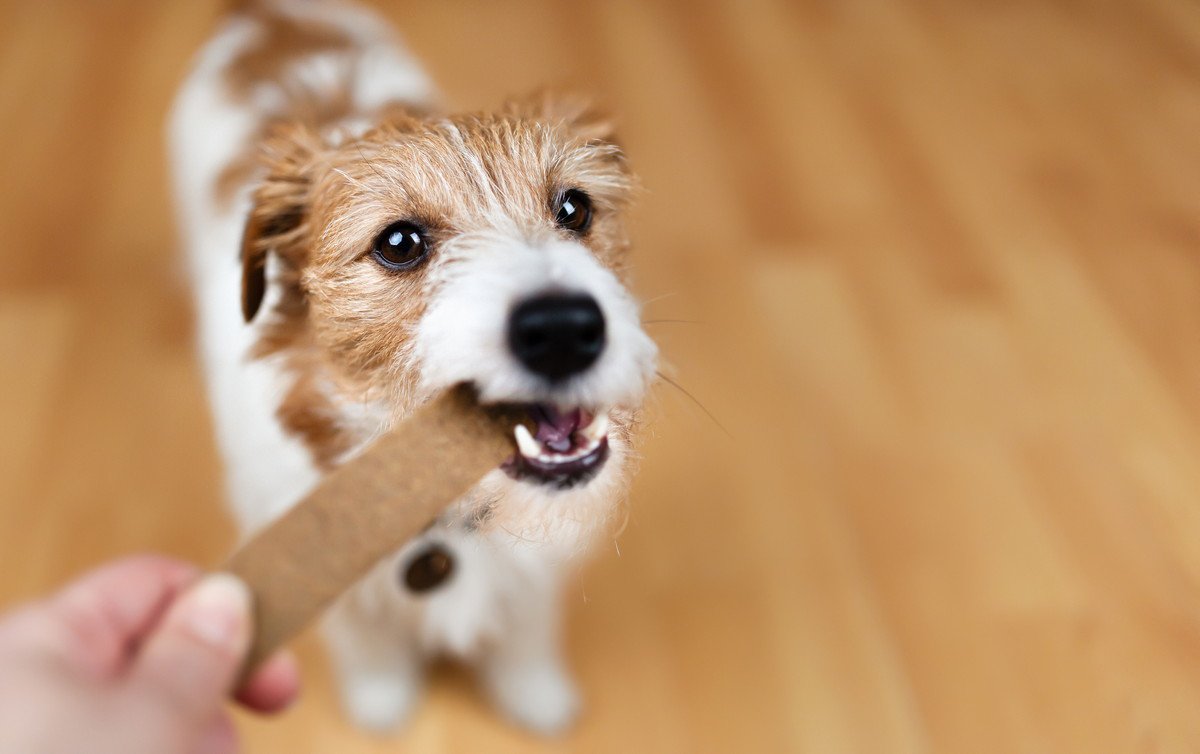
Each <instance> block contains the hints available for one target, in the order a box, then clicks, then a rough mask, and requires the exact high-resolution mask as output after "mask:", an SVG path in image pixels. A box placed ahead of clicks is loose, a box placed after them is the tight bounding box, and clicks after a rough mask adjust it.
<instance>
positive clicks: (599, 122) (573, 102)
mask: <svg viewBox="0 0 1200 754" xmlns="http://www.w3.org/2000/svg"><path fill="white" fill-rule="evenodd" d="M504 109H505V111H506V112H508V113H510V114H514V115H520V116H524V117H530V118H536V119H537V120H544V121H547V122H549V123H562V124H564V125H566V126H568V127H569V128H571V129H572V130H574V131H575V132H576V133H578V134H580V135H581V136H582V137H583V138H584V139H586V140H587V141H599V142H605V143H608V144H616V143H617V134H616V130H617V128H616V123H615V121H614V120H613V119H612V118H611V117H610V116H609V115H608V114H607V113H606V112H604V110H603V109H601V108H600V107H599V106H597V105H596V103H595V102H593V101H592V100H591V99H589V98H587V97H583V96H580V95H577V94H572V93H569V92H561V91H555V90H553V89H538V90H537V91H535V92H533V93H532V94H528V95H526V96H523V97H516V98H513V99H511V100H509V101H508V102H507V103H506V104H505V108H504Z"/></svg>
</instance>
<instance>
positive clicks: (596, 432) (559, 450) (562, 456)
mask: <svg viewBox="0 0 1200 754" xmlns="http://www.w3.org/2000/svg"><path fill="white" fill-rule="evenodd" d="M528 411H529V417H530V418H531V419H532V420H533V422H534V423H535V424H536V426H537V430H536V432H530V431H529V428H528V427H526V426H525V425H523V424H518V425H517V428H516V429H515V430H514V433H515V434H516V438H517V454H516V455H515V456H513V458H512V459H511V460H509V461H508V462H507V463H505V464H504V470H505V471H507V472H508V473H509V475H510V476H512V477H514V478H516V479H526V480H531V481H538V482H542V483H545V484H552V485H555V486H557V487H560V488H567V487H573V486H575V485H577V484H581V483H583V482H587V481H589V480H590V479H591V478H592V477H593V476H595V474H596V472H598V471H599V470H600V468H601V467H602V466H603V465H604V462H605V461H606V460H607V459H608V427H609V421H608V412H607V411H598V412H596V413H592V412H590V411H588V410H586V409H583V408H575V409H570V410H563V409H560V408H556V407H554V406H551V405H548V404H542V403H538V404H534V405H531V406H529V407H528Z"/></svg>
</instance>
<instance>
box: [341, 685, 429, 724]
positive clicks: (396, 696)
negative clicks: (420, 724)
mask: <svg viewBox="0 0 1200 754" xmlns="http://www.w3.org/2000/svg"><path fill="white" fill-rule="evenodd" d="M419 695H420V684H419V682H417V681H416V680H415V679H413V678H408V677H405V676H402V675H397V674H388V673H361V672H360V673H356V674H354V675H353V677H351V678H347V679H345V681H344V682H343V683H342V704H343V706H344V707H345V708H346V714H347V715H349V716H350V719H351V720H353V721H354V723H355V724H356V725H358V726H359V727H360V728H363V729H364V730H368V731H372V732H374V733H387V732H390V731H393V730H395V729H397V728H399V727H401V726H402V725H403V724H404V723H405V722H407V721H408V718H409V716H410V715H411V714H412V711H413V708H414V707H415V706H416V703H417V698H418V696H419Z"/></svg>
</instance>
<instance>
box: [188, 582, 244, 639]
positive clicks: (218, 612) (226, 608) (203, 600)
mask: <svg viewBox="0 0 1200 754" xmlns="http://www.w3.org/2000/svg"><path fill="white" fill-rule="evenodd" d="M179 609H180V612H181V616H180V619H181V620H182V621H183V624H184V625H185V626H186V628H187V630H188V631H190V632H191V633H192V634H193V635H194V636H195V637H196V638H197V639H199V640H200V641H202V642H204V643H206V644H210V645H212V646H214V647H228V646H230V645H232V644H236V643H242V642H244V641H245V640H246V637H247V636H248V634H249V624H250V591H249V590H248V589H247V588H246V585H245V584H243V583H242V582H241V581H240V580H239V579H237V578H236V577H234V576H231V575H229V574H227V573H217V574H213V575H212V576H207V577H205V578H204V580H203V581H201V582H200V583H199V584H198V585H196V587H194V588H193V589H192V590H191V591H190V592H188V593H187V594H186V595H185V596H184V597H183V603H182V604H181V605H180V608H179Z"/></svg>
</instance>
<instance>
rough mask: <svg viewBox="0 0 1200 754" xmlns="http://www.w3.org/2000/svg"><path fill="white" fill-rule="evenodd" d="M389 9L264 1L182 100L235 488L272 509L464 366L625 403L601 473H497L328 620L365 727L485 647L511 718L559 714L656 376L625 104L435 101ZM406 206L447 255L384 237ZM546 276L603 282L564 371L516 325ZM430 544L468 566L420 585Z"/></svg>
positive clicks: (546, 724) (206, 332)
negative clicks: (573, 371) (569, 210)
mask: <svg viewBox="0 0 1200 754" xmlns="http://www.w3.org/2000/svg"><path fill="white" fill-rule="evenodd" d="M382 29H383V26H382V25H381V24H379V23H378V21H377V20H375V19H373V17H371V16H370V15H369V14H366V13H365V12H363V11H361V10H358V9H353V8H344V7H341V6H327V5H325V4H320V3H304V2H301V1H300V0H293V1H292V2H283V1H281V2H276V3H263V4H261V5H254V6H253V7H252V8H251V10H249V11H245V12H243V13H241V14H238V15H236V16H235V17H234V18H233V19H231V20H230V21H229V22H228V23H227V25H226V26H225V28H224V29H223V30H222V31H221V32H219V33H218V34H217V36H216V37H215V38H214V39H213V41H212V42H211V43H210V44H209V46H208V47H207V48H206V49H205V51H204V52H203V53H202V54H201V56H200V58H199V60H198V62H197V65H196V67H195V70H194V71H193V73H192V75H191V76H190V78H189V79H188V81H187V82H186V84H185V85H184V87H183V90H182V91H181V93H180V97H179V100H178V102H177V105H176V108H175V112H174V115H173V121H172V150H173V155H174V162H175V166H176V190H177V194H178V198H179V206H180V219H181V225H182V227H183V230H184V233H185V237H186V240H187V246H188V250H189V258H190V260H191V266H192V270H193V273H194V276H195V280H196V289H197V300H198V304H199V323H200V340H201V346H202V351H203V354H204V357H205V364H206V367H207V369H208V375H209V387H210V392H211V397H212V402H213V406H214V412H215V417H216V426H217V432H218V438H219V440H220V444H221V447H222V451H223V453H224V455H225V459H226V462H227V465H228V467H229V493H230V497H231V500H232V503H233V506H234V509H235V511H237V513H238V515H239V519H240V521H241V523H242V525H243V528H244V530H247V531H248V530H253V529H254V528H256V527H258V526H261V525H262V524H263V523H265V522H267V521H269V520H270V519H271V518H273V517H274V516H276V515H278V514H279V513H280V512H281V511H282V510H284V509H286V508H287V506H289V505H291V504H292V503H294V502H295V501H296V500H297V499H298V498H299V497H300V496H302V495H303V494H304V492H306V491H307V490H308V489H309V488H311V486H312V485H313V484H314V483H315V482H316V480H317V479H319V477H320V475H321V474H322V473H324V472H325V471H327V470H328V469H330V468H332V467H334V466H336V465H337V464H338V463H341V462H343V461H344V460H345V459H347V458H348V457H350V456H352V455H353V454H354V453H356V452H358V451H359V450H361V449H362V448H363V447H364V446H365V445H367V444H368V443H369V442H370V441H371V439H372V438H374V437H375V436H377V435H378V434H379V433H381V432H384V431H386V430H387V429H388V428H389V427H390V426H392V425H393V424H394V423H396V422H398V421H402V420H403V418H404V417H405V416H406V415H407V414H408V413H409V412H411V411H412V410H413V408H414V407H416V406H417V405H419V404H420V403H421V402H423V401H426V400H428V399H429V398H430V397H431V396H432V395H434V394H436V393H437V392H438V391H440V390H443V389H445V388H447V387H449V386H451V385H453V384H456V383H459V382H464V381H465V382H472V383H474V384H475V385H476V386H477V387H478V388H479V390H480V393H481V395H482V396H483V398H484V399H485V400H490V401H520V402H531V403H532V402H539V403H554V404H557V405H570V406H578V405H582V406H585V407H588V408H591V409H596V408H602V409H606V410H609V411H610V415H611V419H612V421H613V425H614V428H613V430H612V432H611V433H610V435H609V447H610V453H609V460H608V462H607V463H606V464H605V465H604V467H603V468H602V469H601V470H600V472H599V473H598V474H597V475H596V476H595V477H594V478H593V479H591V480H590V481H589V482H587V483H586V484H583V485H579V486H576V487H574V488H571V489H555V488H552V487H548V486H544V485H539V484H536V483H531V482H527V481H516V480H514V479H513V478H511V477H510V476H509V475H507V474H505V473H504V472H503V471H501V470H499V469H497V470H495V471H493V472H491V473H490V474H489V475H487V476H486V477H485V478H484V479H483V480H482V482H481V483H480V484H479V486H478V487H477V488H476V489H475V490H473V491H472V492H471V493H470V494H468V495H467V496H465V497H464V498H463V499H461V500H459V501H457V502H456V503H454V504H453V505H451V506H450V507H449V508H448V509H447V510H446V512H445V513H444V515H443V516H441V518H440V519H439V520H438V521H437V522H436V523H435V524H434V525H433V526H431V528H430V529H429V530H428V531H427V532H426V533H425V534H424V535H422V536H421V537H419V538H418V540H417V541H416V542H413V543H410V544H409V545H408V546H406V548H405V549H404V550H402V551H401V552H399V553H397V554H396V555H395V556H393V557H392V558H390V559H388V560H387V562H384V563H381V564H380V565H379V567H378V568H377V569H376V570H375V571H374V572H373V573H372V574H371V575H370V576H368V577H367V578H366V579H364V581H363V582H362V583H361V584H360V585H359V586H358V587H356V588H355V589H354V590H352V591H351V592H350V593H348V594H347V595H346V596H345V597H344V598H343V599H342V600H341V601H340V602H339V604H338V605H337V606H336V607H335V608H334V609H333V610H332V611H331V614H330V616H329V618H328V620H327V622H326V636H327V638H328V643H329V647H330V649H331V652H332V654H333V657H334V660H335V664H336V666H337V668H338V671H339V676H340V678H341V682H342V690H343V698H344V700H345V702H346V705H347V708H348V710H349V712H350V714H351V715H352V716H354V717H355V719H357V720H358V721H359V722H360V723H362V724H364V725H368V726H372V727H377V728H379V727H389V726H391V725H394V724H396V723H398V722H400V721H401V720H403V719H404V717H405V716H406V715H407V714H408V712H409V710H410V708H411V705H412V703H413V701H414V700H415V699H416V697H417V695H418V694H417V692H418V689H419V680H420V674H421V667H422V665H423V662H424V660H425V659H426V658H428V657H429V656H431V655H432V654H435V653H441V652H447V653H451V654H454V655H457V656H460V657H465V658H468V659H471V660H472V661H474V662H475V663H476V665H477V667H478V668H479V673H480V678H481V680H482V681H483V683H484V685H485V687H486V689H487V690H488V691H489V693H490V694H491V695H492V696H493V697H494V699H495V700H496V702H497V704H498V705H499V706H500V707H501V708H502V709H503V710H504V711H505V712H506V713H508V714H509V715H510V716H511V717H513V718H514V719H516V720H518V721H520V722H522V723H524V724H526V725H528V726H531V727H533V728H536V729H539V730H545V731H552V730H558V729H561V728H562V727H563V726H565V725H566V724H568V723H569V722H570V720H571V719H572V718H573V716H574V714H575V712H576V710H577V707H578V702H577V699H576V694H575V691H574V689H573V685H572V683H571V681H570V679H569V677H568V675H567V674H566V672H565V671H564V669H563V667H562V664H561V658H560V657H559V649H558V647H559V643H558V635H557V634H558V613H559V611H558V606H557V603H558V599H559V594H560V590H561V586H562V582H563V577H564V576H565V575H567V574H568V573H569V572H570V570H571V568H572V564H573V563H576V562H577V561H578V559H579V558H580V557H581V556H582V554H583V553H584V552H585V551H586V550H587V549H588V547H589V545H590V544H591V543H593V542H594V541H595V540H596V539H597V537H598V536H600V534H601V533H602V532H604V531H605V529H606V525H607V524H608V523H609V522H610V520H611V519H612V513H613V511H614V509H615V506H616V505H617V502H618V500H619V498H620V496H621V494H622V490H623V489H624V487H625V482H626V476H627V474H628V471H629V457H630V449H629V448H630V437H631V434H632V431H633V428H634V425H635V420H636V417H637V410H638V407H639V405H640V403H641V399H642V396H643V394H644V392H645V390H646V388H647V386H648V382H649V380H650V379H651V376H652V375H653V374H654V362H655V356H656V351H655V347H654V345H653V343H652V342H651V341H650V340H649V338H647V337H646V335H645V334H644V333H643V332H642V330H641V327H640V322H639V313H638V307H637V304H636V303H635V301H634V300H633V298H632V297H631V296H630V295H629V293H628V292H627V291H626V288H625V287H624V278H625V274H626V268H625V256H626V252H627V250H628V241H627V239H626V236H625V232H624V228H623V224H622V216H623V213H624V210H625V208H626V204H627V202H628V198H629V195H630V193H631V188H632V181H633V179H632V176H631V175H630V173H629V171H628V168H627V166H626V163H625V160H624V157H623V156H622V154H621V151H620V150H619V148H618V147H617V146H616V145H615V144H614V143H613V141H612V128H611V124H610V123H608V122H607V121H606V120H604V119H603V118H600V117H598V116H597V115H596V114H595V113H594V112H592V111H591V110H589V109H588V108H586V107H584V106H581V105H580V104H578V103H575V102H571V101H562V100H557V99H554V98H552V97H549V96H546V95H538V96H535V97H530V98H525V99H522V100H514V101H513V102H511V103H509V104H508V105H507V106H505V107H504V108H502V109H501V110H500V111H498V112H494V113H469V114H461V115H444V114H437V115H434V114H431V113H432V107H431V104H430V101H429V96H430V91H431V88H430V87H429V85H428V82H427V81H426V79H425V78H424V76H423V74H421V72H420V69H419V68H418V67H417V66H416V64H415V63H414V62H413V61H411V60H410V59H409V58H408V57H407V55H406V54H405V53H404V52H403V50H402V49H401V48H400V47H399V46H398V45H397V44H396V42H395V40H394V39H393V38H392V37H391V36H390V35H389V34H388V33H386V32H385V31H383V30H382ZM567 189H581V190H584V191H586V192H587V194H588V195H589V196H590V197H591V198H592V200H593V201H594V206H595V215H594V218H595V219H594V221H593V223H592V226H591V228H590V229H589V230H588V231H587V233H586V235H584V236H583V237H579V236H575V235H572V234H570V233H569V232H566V231H564V230H562V229H560V228H558V227H557V226H556V225H555V223H554V220H553V211H552V209H551V205H552V203H553V200H554V197H555V196H557V195H558V194H560V193H561V192H562V191H565V190H567ZM401 219H404V220H409V221H413V222H417V223H419V224H420V225H421V226H422V227H423V228H425V229H426V231H427V232H428V235H429V238H430V239H431V242H432V248H433V253H432V254H431V256H430V258H429V259H428V260H427V261H426V263H425V264H423V265H422V266H420V267H419V268H417V269H414V270H412V271H407V272H401V273H397V272H395V271H391V270H387V269H385V268H383V267H382V266H381V265H379V264H378V263H377V262H376V261H375V260H373V259H372V258H371V255H370V253H369V252H370V249H371V246H372V242H373V239H374V238H375V237H376V236H377V234H378V233H379V232H380V231H381V230H382V229H383V228H385V227H387V226H388V225H389V224H390V223H392V222H395V221H397V220H401ZM239 248H240V249H241V254H242V258H241V260H240V261H239V260H238V257H237V255H238V249H239ZM547 291H566V292H585V293H588V294H590V295H591V296H592V297H594V298H595V300H596V301H597V302H598V303H599V305H600V307H601V309H602V310H603V312H604V315H605V319H606V321H607V323H608V346H607V347H606V349H605V351H604V353H603V355H602V356H601V357H600V360H599V361H598V362H597V363H596V364H595V365H594V366H593V367H592V368H591V369H589V370H588V371H587V372H586V373H584V374H581V375H579V376H577V377H574V378H572V379H571V380H569V381H568V382H566V383H565V384H561V385H551V384H548V383H546V382H545V381H543V380H540V379H539V378H536V377H535V376H534V375H531V374H530V373H528V372H527V371H526V370H525V369H524V368H523V367H522V366H521V364H520V363H518V362H517V360H516V359H514V358H513V357H512V356H511V355H510V353H509V351H508V349H507V348H506V345H505V339H504V333H505V330H504V328H505V324H506V321H507V317H508V312H509V311H510V310H511V309H512V308H513V306H515V305H516V303H518V302H519V301H520V300H522V299H523V298H526V297H529V296H531V295H537V294H539V293H544V292H547ZM239 300H241V301H242V307H243V308H244V310H245V314H246V315H247V316H249V317H250V318H251V320H252V323H251V324H244V323H243V322H242V321H241V318H240V315H239ZM430 542H438V543H441V544H442V545H444V546H445V547H447V548H448V549H449V550H451V551H452V552H453V553H454V555H455V559H456V563H457V568H456V571H455V575H454V577H453V578H452V580H451V581H450V582H448V583H447V584H446V585H444V586H443V587H441V588H440V589H438V590H436V591H434V592H431V593H429V594H427V595H420V596H414V595H412V594H410V593H408V592H407V591H405V590H404V588H403V586H402V584H401V581H400V580H399V579H398V576H397V574H398V569H400V568H401V566H402V564H404V563H406V562H407V560H408V558H409V557H411V555H412V554H413V553H415V552H417V551H419V550H420V549H422V548H423V547H426V546H428V544H429V543H430Z"/></svg>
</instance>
